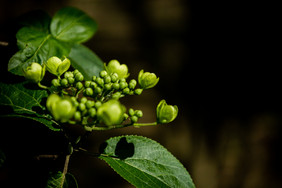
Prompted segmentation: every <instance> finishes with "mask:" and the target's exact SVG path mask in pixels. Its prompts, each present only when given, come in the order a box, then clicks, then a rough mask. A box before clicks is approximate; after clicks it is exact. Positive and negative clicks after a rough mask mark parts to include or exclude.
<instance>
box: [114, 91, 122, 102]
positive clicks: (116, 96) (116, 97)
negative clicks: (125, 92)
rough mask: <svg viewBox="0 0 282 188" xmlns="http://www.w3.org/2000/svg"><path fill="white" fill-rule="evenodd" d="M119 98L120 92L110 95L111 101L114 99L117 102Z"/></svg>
mask: <svg viewBox="0 0 282 188" xmlns="http://www.w3.org/2000/svg"><path fill="white" fill-rule="evenodd" d="M120 97H121V93H120V92H115V93H114V94H113V95H112V98H113V99H116V100H118V99H119V98H120Z"/></svg>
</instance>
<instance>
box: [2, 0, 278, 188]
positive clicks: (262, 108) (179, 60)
mask: <svg viewBox="0 0 282 188" xmlns="http://www.w3.org/2000/svg"><path fill="white" fill-rule="evenodd" d="M65 6H74V7H77V8H79V9H81V10H83V11H85V12H86V13H87V14H89V15H90V16H91V17H92V18H94V19H95V20H96V21H97V23H98V27H99V28H98V32H97V33H96V34H95V36H94V37H93V38H92V39H91V40H90V41H88V42H87V43H86V45H87V46H88V47H89V48H91V49H92V50H93V51H94V52H95V53H96V54H98V55H99V56H100V58H101V59H102V60H103V61H105V62H108V61H109V60H111V59H118V60H119V61H120V62H121V63H125V64H127V65H128V67H129V71H130V73H131V77H132V78H136V77H137V76H138V72H139V70H140V69H145V71H149V72H155V73H156V74H157V75H158V76H159V77H160V82H159V84H158V85H157V87H155V88H154V89H152V90H149V91H146V92H144V94H143V95H141V96H140V97H131V98H129V100H128V101H124V102H125V103H126V106H127V107H128V108H129V107H134V108H140V109H142V110H143V112H144V118H143V120H142V121H144V122H151V121H154V118H155V115H154V114H155V106H156V105H157V104H158V102H159V101H160V100H161V99H166V100H167V102H168V103H169V104H176V105H178V107H179V116H178V118H177V119H176V120H175V121H174V122H172V123H170V124H169V125H164V126H158V127H146V128H141V129H134V128H126V129H121V130H114V131H106V132H94V133H93V134H91V135H90V136H89V138H88V142H87V143H86V146H85V147H86V148H87V149H89V150H92V151H97V148H98V146H99V144H101V143H102V142H103V141H104V140H106V139H108V138H109V137H110V136H116V135H122V134H137V135H143V136H146V137H149V138H152V139H154V140H156V141H158V142H159V143H161V144H162V145H164V146H165V147H166V148H167V149H168V150H169V151H171V152H172V153H173V154H174V155H175V156H176V157H177V158H178V159H179V160H180V161H181V162H182V163H183V164H184V166H185V167H186V168H187V169H188V171H189V172H190V174H191V176H192V178H193V180H194V182H195V184H196V187H198V188H206V187H207V188H215V187H228V188H229V187H246V188H252V187H256V188H259V187H281V185H282V182H281V170H280V169H281V160H280V159H281V153H280V149H281V145H280V141H281V112H282V110H281V89H280V87H281V76H280V75H281V68H280V66H279V63H281V57H278V53H279V54H280V53H281V52H280V51H278V49H279V48H280V46H281V45H280V43H278V35H277V33H278V26H279V24H280V22H281V21H280V22H278V20H277V17H278V10H277V7H278V6H277V5H275V4H271V3H270V2H268V3H266V2H260V1H256V2H251V1H242V2H240V1H227V2H226V1H208V2H205V1H195V0H143V1H141V0H135V1H129V0H121V1H117V0H116V1H114V0H103V1H102V0H80V1H78V0H64V1H59V0H48V1H47V0H46V1H45V0H41V1H37V0H25V1H20V0H18V1H12V0H10V1H6V0H4V1H3V0H2V1H1V2H0V23H1V24H0V26H1V29H0V41H4V42H8V44H9V45H8V46H0V48H1V51H0V53H1V79H2V80H7V79H9V78H11V77H7V75H6V74H4V72H5V70H6V68H7V63H8V60H9V58H10V57H11V56H12V55H13V54H14V53H15V52H16V51H17V48H16V40H15V33H16V31H17V29H18V28H17V24H16V20H17V17H18V16H20V15H22V14H23V13H26V12H28V11H30V10H35V9H43V10H45V11H46V12H48V13H49V14H50V15H53V14H54V13H55V12H56V11H57V10H59V9H60V8H62V7H65ZM24 124H25V125H24ZM78 131H81V130H78ZM0 136H1V138H0V141H1V145H2V146H3V148H4V149H3V150H4V151H6V152H7V154H6V155H7V164H6V166H5V169H4V170H2V171H0V180H1V181H2V182H7V180H11V179H19V180H21V181H22V182H23V184H24V185H25V184H30V185H33V184H34V185H35V184H36V183H39V182H41V179H40V178H38V179H37V181H36V180H35V179H36V178H34V177H39V176H40V175H39V174H43V173H45V171H44V170H45V169H46V167H47V168H56V167H58V168H59V166H60V165H61V164H62V162H63V159H60V158H59V159H57V160H55V161H50V160H36V159H35V158H34V156H37V155H39V154H50V153H58V152H60V151H62V148H64V146H65V144H66V143H64V142H65V141H64V140H62V139H61V137H60V135H58V134H54V133H51V132H48V131H46V129H45V128H42V126H40V125H38V126H37V125H34V124H26V123H25V122H23V121H22V120H19V121H13V124H12V123H8V124H6V123H4V122H2V121H1V130H0ZM48 152H49V153H48ZM69 171H70V172H71V173H72V174H74V176H75V177H76V178H77V181H78V184H79V186H80V187H132V186H131V185H129V184H128V183H127V182H126V181H125V180H123V179H122V178H120V177H119V175H117V174H116V173H115V172H114V171H112V170H111V168H110V167H108V166H107V165H106V164H105V163H104V162H103V161H100V160H99V159H95V158H92V157H89V156H87V155H85V154H79V153H78V154H74V155H73V157H72V158H71V161H70V166H69ZM31 173H32V175H31ZM12 177H13V178H12ZM27 177H29V178H30V179H28V178H27ZM1 181H0V182H1ZM31 182H33V183H31Z"/></svg>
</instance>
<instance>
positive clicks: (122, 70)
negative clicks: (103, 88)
mask: <svg viewBox="0 0 282 188" xmlns="http://www.w3.org/2000/svg"><path fill="white" fill-rule="evenodd" d="M105 69H106V71H107V72H108V74H109V75H110V74H112V73H113V74H114V73H116V74H117V75H118V78H119V79H121V78H127V77H128V76H129V73H128V68H127V66H126V64H122V65H121V64H120V63H119V62H118V61H117V60H111V61H110V62H109V63H108V65H107V66H106V64H105Z"/></svg>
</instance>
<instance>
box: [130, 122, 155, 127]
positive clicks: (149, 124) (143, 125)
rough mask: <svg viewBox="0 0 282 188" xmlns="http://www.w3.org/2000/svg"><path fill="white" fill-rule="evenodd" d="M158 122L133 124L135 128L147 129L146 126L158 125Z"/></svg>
mask: <svg viewBox="0 0 282 188" xmlns="http://www.w3.org/2000/svg"><path fill="white" fill-rule="evenodd" d="M157 124H158V123H157V122H153V123H133V126H135V127H145V126H152V125H157Z"/></svg>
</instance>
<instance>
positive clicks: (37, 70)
mask: <svg viewBox="0 0 282 188" xmlns="http://www.w3.org/2000/svg"><path fill="white" fill-rule="evenodd" d="M23 73H24V77H25V78H26V79H28V80H30V81H32V82H35V83H39V82H40V81H41V80H42V79H43V77H44V75H45V66H43V67H42V66H41V65H40V64H39V63H35V62H34V63H31V64H30V65H29V66H28V67H27V68H26V69H25V70H24V71H23Z"/></svg>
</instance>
